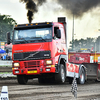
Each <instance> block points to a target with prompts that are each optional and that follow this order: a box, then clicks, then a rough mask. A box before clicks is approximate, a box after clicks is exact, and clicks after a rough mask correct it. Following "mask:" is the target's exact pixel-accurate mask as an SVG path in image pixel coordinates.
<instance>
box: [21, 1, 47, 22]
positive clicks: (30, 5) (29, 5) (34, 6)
mask: <svg viewBox="0 0 100 100" xmlns="http://www.w3.org/2000/svg"><path fill="white" fill-rule="evenodd" d="M20 2H23V3H26V9H27V10H28V12H27V18H28V21H29V23H31V22H32V20H33V17H34V13H36V12H38V6H41V5H42V4H43V3H44V2H46V0H20Z"/></svg>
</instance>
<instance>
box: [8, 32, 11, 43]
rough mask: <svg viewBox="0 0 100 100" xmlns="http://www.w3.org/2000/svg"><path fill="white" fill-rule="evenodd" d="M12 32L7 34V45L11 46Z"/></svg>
mask: <svg viewBox="0 0 100 100" xmlns="http://www.w3.org/2000/svg"><path fill="white" fill-rule="evenodd" d="M10 43H11V42H10V32H7V44H10Z"/></svg>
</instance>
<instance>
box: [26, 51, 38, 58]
mask: <svg viewBox="0 0 100 100" xmlns="http://www.w3.org/2000/svg"><path fill="white" fill-rule="evenodd" d="M39 52H40V51H38V52H35V53H34V54H30V55H29V56H28V57H26V58H25V59H28V58H30V57H33V56H34V55H36V54H37V53H39Z"/></svg>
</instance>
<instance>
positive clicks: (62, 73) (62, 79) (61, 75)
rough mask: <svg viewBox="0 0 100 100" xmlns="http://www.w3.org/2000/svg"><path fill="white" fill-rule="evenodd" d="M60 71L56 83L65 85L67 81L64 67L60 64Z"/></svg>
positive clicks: (56, 76)
mask: <svg viewBox="0 0 100 100" xmlns="http://www.w3.org/2000/svg"><path fill="white" fill-rule="evenodd" d="M59 69H60V70H59V73H58V74H56V75H55V81H56V82H60V83H64V82H65V79H66V74H65V69H64V65H63V64H60V68H59Z"/></svg>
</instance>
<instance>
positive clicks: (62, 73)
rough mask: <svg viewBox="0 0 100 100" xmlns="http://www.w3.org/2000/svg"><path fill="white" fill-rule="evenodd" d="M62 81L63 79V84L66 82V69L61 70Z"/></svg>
mask: <svg viewBox="0 0 100 100" xmlns="http://www.w3.org/2000/svg"><path fill="white" fill-rule="evenodd" d="M61 79H62V82H65V73H64V69H62V70H61Z"/></svg>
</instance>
